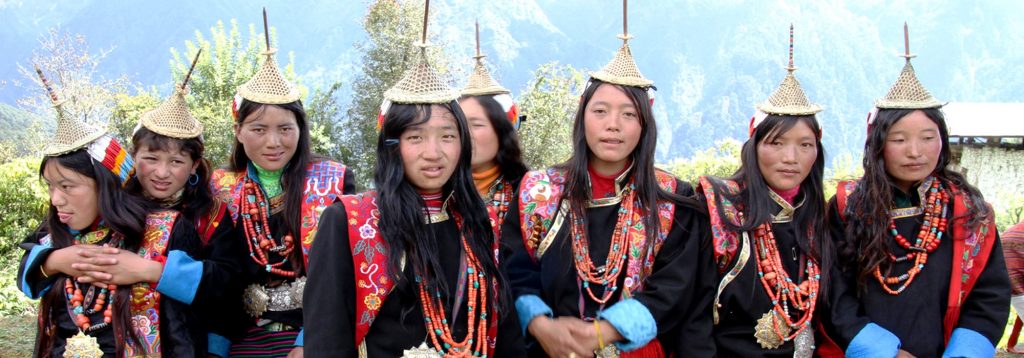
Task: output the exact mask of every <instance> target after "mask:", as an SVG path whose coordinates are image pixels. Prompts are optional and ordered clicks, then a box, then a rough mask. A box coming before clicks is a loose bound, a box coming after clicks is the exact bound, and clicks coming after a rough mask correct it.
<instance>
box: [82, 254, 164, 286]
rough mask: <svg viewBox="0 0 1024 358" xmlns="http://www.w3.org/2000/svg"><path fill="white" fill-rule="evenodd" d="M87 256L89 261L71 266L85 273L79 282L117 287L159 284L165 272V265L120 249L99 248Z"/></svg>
mask: <svg viewBox="0 0 1024 358" xmlns="http://www.w3.org/2000/svg"><path fill="white" fill-rule="evenodd" d="M87 256H88V259H87V260H85V261H83V262H78V263H74V264H72V265H71V266H72V268H73V269H75V270H78V271H82V272H83V273H84V275H82V276H80V277H79V278H78V282H82V283H92V284H97V283H102V284H115V285H129V284H133V283H137V282H157V281H159V280H160V275H161V274H163V272H164V266H163V264H161V263H159V262H156V261H153V260H147V259H144V258H142V256H139V255H137V254H135V253H134V252H131V251H126V250H122V249H118V248H113V247H99V248H98V249H96V250H91V251H90V252H89V253H88V254H87Z"/></svg>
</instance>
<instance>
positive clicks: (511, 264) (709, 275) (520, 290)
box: [501, 180, 716, 357]
mask: <svg viewBox="0 0 1024 358" xmlns="http://www.w3.org/2000/svg"><path fill="white" fill-rule="evenodd" d="M676 183H677V189H676V193H677V194H679V195H682V196H686V197H693V196H694V191H693V188H692V187H691V186H690V185H689V184H687V183H685V182H682V181H678V180H677V181H676ZM518 197H519V196H518V195H517V196H516V200H515V201H513V204H512V207H511V208H510V209H509V213H508V216H507V217H506V218H505V223H504V225H503V226H502V230H501V231H502V235H501V236H502V245H503V246H506V247H507V249H506V250H508V251H507V252H508V253H509V254H510V256H509V257H508V259H507V260H503V261H504V264H503V266H505V269H506V272H507V273H508V276H509V279H510V280H511V284H512V294H513V296H514V297H517V298H518V297H520V296H523V295H536V296H539V297H540V298H541V299H542V300H543V301H544V303H546V304H547V305H548V306H549V307H550V308H551V310H552V311H553V313H554V316H555V317H558V316H569V317H580V307H579V300H580V297H581V292H580V289H579V287H578V285H577V280H576V267H575V264H574V262H573V250H572V240H571V239H570V237H569V231H570V227H569V222H568V221H565V223H564V224H563V225H562V227H561V228H560V229H559V231H558V233H557V234H556V236H555V237H554V240H553V241H552V243H551V246H550V247H549V248H548V250H547V252H545V254H544V256H543V257H541V259H540V260H539V261H535V260H534V259H533V258H532V257H531V256H530V253H529V252H528V251H527V249H526V247H525V244H524V243H523V239H522V234H521V231H520V221H521V220H520V218H519V202H518ZM618 209H619V204H615V205H610V206H603V207H594V208H587V209H586V213H587V232H588V239H589V244H590V246H589V250H590V256H591V260H593V261H594V262H605V260H606V258H607V256H608V250H609V246H610V245H611V236H612V231H613V229H614V227H615V222H616V221H617V218H618ZM673 221H674V222H673V224H672V229H671V231H670V232H669V234H668V237H667V238H666V239H665V243H664V246H662V248H661V251H660V252H659V253H658V255H657V257H656V258H655V261H654V268H653V271H652V272H651V275H650V276H648V277H647V278H646V281H645V286H644V288H643V290H641V291H638V292H633V298H635V299H637V300H638V301H640V303H642V304H643V306H644V307H645V308H647V309H648V310H649V311H650V313H651V314H652V315H653V316H654V320H655V322H656V323H657V330H658V333H657V338H658V340H659V341H660V342H661V345H662V347H663V348H664V349H665V351H666V353H669V354H671V353H674V354H676V356H677V357H710V356H714V354H715V353H714V352H715V346H714V341H712V340H711V339H709V338H710V337H711V329H712V315H711V304H712V301H713V300H714V293H715V287H716V286H715V284H716V281H715V272H716V270H715V265H714V261H713V257H712V256H713V254H712V247H711V231H710V228H709V227H708V218H707V216H706V215H705V214H702V213H699V212H698V211H696V210H693V209H690V208H687V207H685V206H683V205H676V208H675V217H674V220H673ZM623 266H625V263H624V264H623ZM622 269H623V270H625V267H623V268H622ZM625 277H626V275H625V272H623V274H621V275H620V276H619V283H618V287H619V288H620V292H619V293H616V294H614V295H613V297H612V298H611V299H610V300H609V301H608V303H607V304H606V305H605V308H608V307H611V306H612V305H613V304H615V303H616V302H618V300H619V299H620V298H621V288H622V287H624V284H623V281H624V280H625ZM595 294H600V288H595ZM583 296H585V297H586V298H585V302H584V309H583V315H584V316H585V317H588V318H592V317H595V316H596V315H597V310H598V308H599V305H598V304H597V303H596V302H594V301H593V300H592V299H591V298H590V297H589V296H588V295H587V294H586V293H583ZM526 340H527V344H528V345H529V347H528V349H529V356H531V357H544V356H546V355H545V353H544V350H543V348H541V347H540V344H538V343H537V341H536V339H535V338H533V337H532V336H529V333H527V337H526Z"/></svg>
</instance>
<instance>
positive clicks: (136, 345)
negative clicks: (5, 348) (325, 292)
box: [18, 69, 205, 357]
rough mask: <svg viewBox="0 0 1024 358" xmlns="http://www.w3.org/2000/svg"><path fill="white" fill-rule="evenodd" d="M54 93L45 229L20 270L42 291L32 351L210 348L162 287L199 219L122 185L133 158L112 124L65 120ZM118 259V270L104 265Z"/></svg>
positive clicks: (178, 352)
mask: <svg viewBox="0 0 1024 358" xmlns="http://www.w3.org/2000/svg"><path fill="white" fill-rule="evenodd" d="M37 72H38V73H39V75H40V78H41V79H42V81H43V84H44V86H46V87H47V89H49V84H48V83H47V82H46V79H45V78H43V77H42V72H41V71H39V70H38V69H37ZM51 98H52V99H53V100H54V102H55V106H56V107H57V113H58V118H57V133H56V135H55V136H54V140H53V142H51V143H48V145H47V147H46V148H45V149H44V151H43V153H44V155H45V157H44V158H43V161H42V163H41V164H40V167H39V173H40V176H42V177H43V179H44V180H45V181H46V184H47V186H48V187H49V194H50V207H49V212H48V214H47V218H46V220H44V222H43V224H42V225H41V231H42V232H43V233H45V235H42V234H40V235H35V236H32V237H30V238H28V239H26V241H25V242H24V243H23V244H22V247H23V248H25V249H26V250H27V252H26V253H25V256H24V257H23V258H22V262H21V267H20V270H19V272H20V274H19V277H18V282H19V287H20V288H21V289H22V290H23V291H24V292H25V294H26V295H28V296H29V297H31V298H38V299H40V309H39V312H40V316H39V321H38V322H39V327H38V330H39V331H38V334H37V337H36V344H35V350H34V355H35V356H40V357H61V356H76V357H101V356H104V357H114V356H117V357H121V356H125V357H134V356H140V355H146V356H152V355H167V356H176V357H177V356H181V357H188V356H193V357H195V356H203V352H204V348H205V347H204V346H205V341H204V334H203V331H202V329H201V327H198V326H197V324H196V323H195V322H196V321H195V317H194V316H193V315H192V313H191V310H189V309H188V308H187V306H186V304H185V303H182V302H179V301H177V300H174V299H172V298H170V297H167V296H164V295H161V293H160V292H159V291H158V288H159V287H160V286H161V285H160V282H161V273H162V268H163V264H162V262H164V261H166V260H167V257H168V256H170V255H174V254H178V255H194V254H196V253H197V250H198V248H199V237H198V235H196V232H195V229H194V227H192V226H191V225H190V224H189V222H188V220H181V219H180V214H179V213H178V212H176V211H171V210H150V208H149V207H148V206H147V203H146V202H145V201H144V200H142V199H141V198H137V197H133V196H130V195H128V194H127V193H126V192H124V191H123V190H122V189H121V186H122V185H123V184H124V181H125V180H126V178H127V176H128V171H129V168H131V165H132V158H131V156H130V155H128V153H127V152H125V151H124V150H123V149H122V147H121V145H120V144H119V143H118V142H117V140H116V139H114V138H113V137H112V136H110V135H109V134H107V133H105V132H104V131H102V130H99V129H97V128H94V127H92V126H90V125H88V124H86V123H83V122H79V121H78V120H76V119H69V118H67V117H66V116H65V114H64V112H63V110H62V109H61V108H60V107H59V104H56V103H57V101H56V99H57V98H56V96H55V95H54V94H53V93H52V92H51ZM112 260H113V261H112ZM113 263H118V265H116V266H115V267H116V268H117V269H113V270H108V271H109V272H99V271H101V267H100V266H107V265H111V264H113ZM55 286H56V288H54V287H55Z"/></svg>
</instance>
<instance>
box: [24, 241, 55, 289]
mask: <svg viewBox="0 0 1024 358" xmlns="http://www.w3.org/2000/svg"><path fill="white" fill-rule="evenodd" d="M49 249H50V243H45V244H39V245H36V246H33V247H32V250H31V251H29V252H28V258H26V259H25V272H22V273H21V282H20V283H21V292H24V293H25V295H26V296H28V298H31V299H33V300H36V299H39V298H40V297H43V294H44V293H46V291H49V290H50V286H52V285H53V284H52V283H51V284H49V285H46V287H43V289H42V290H40V291H39V292H32V285H29V284H28V277H29V275H30V274H31V272H30V271H31V270H32V268H33V267H38V266H42V263H41V262H40V263H39V264H38V265H36V264H35V261H36V259H38V258H39V254H40V253H42V252H43V251H46V250H49Z"/></svg>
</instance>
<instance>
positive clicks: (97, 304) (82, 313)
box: [64, 277, 117, 333]
mask: <svg viewBox="0 0 1024 358" xmlns="http://www.w3.org/2000/svg"><path fill="white" fill-rule="evenodd" d="M95 289H96V288H95V286H91V285H90V286H89V294H88V296H89V297H86V295H83V294H82V288H81V287H79V285H78V282H77V281H76V280H75V279H74V278H73V277H68V278H66V279H65V280H64V294H65V297H67V304H68V306H69V311H70V312H71V313H72V314H73V315H74V320H75V325H77V326H78V328H79V329H81V330H82V332H84V333H92V332H96V331H99V330H101V329H103V328H106V327H107V326H109V325H110V322H111V321H113V317H114V304H113V303H111V302H110V301H112V300H109V299H108V297H113V296H114V294H115V293H116V292H117V285H107V287H104V288H101V289H100V292H99V294H96V295H95V298H93V292H92V291H93V290H95ZM85 307H89V309H85ZM101 310H102V311H103V322H100V323H97V324H93V323H92V321H91V320H90V319H89V316H90V315H92V314H94V313H96V312H99V311H101Z"/></svg>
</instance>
